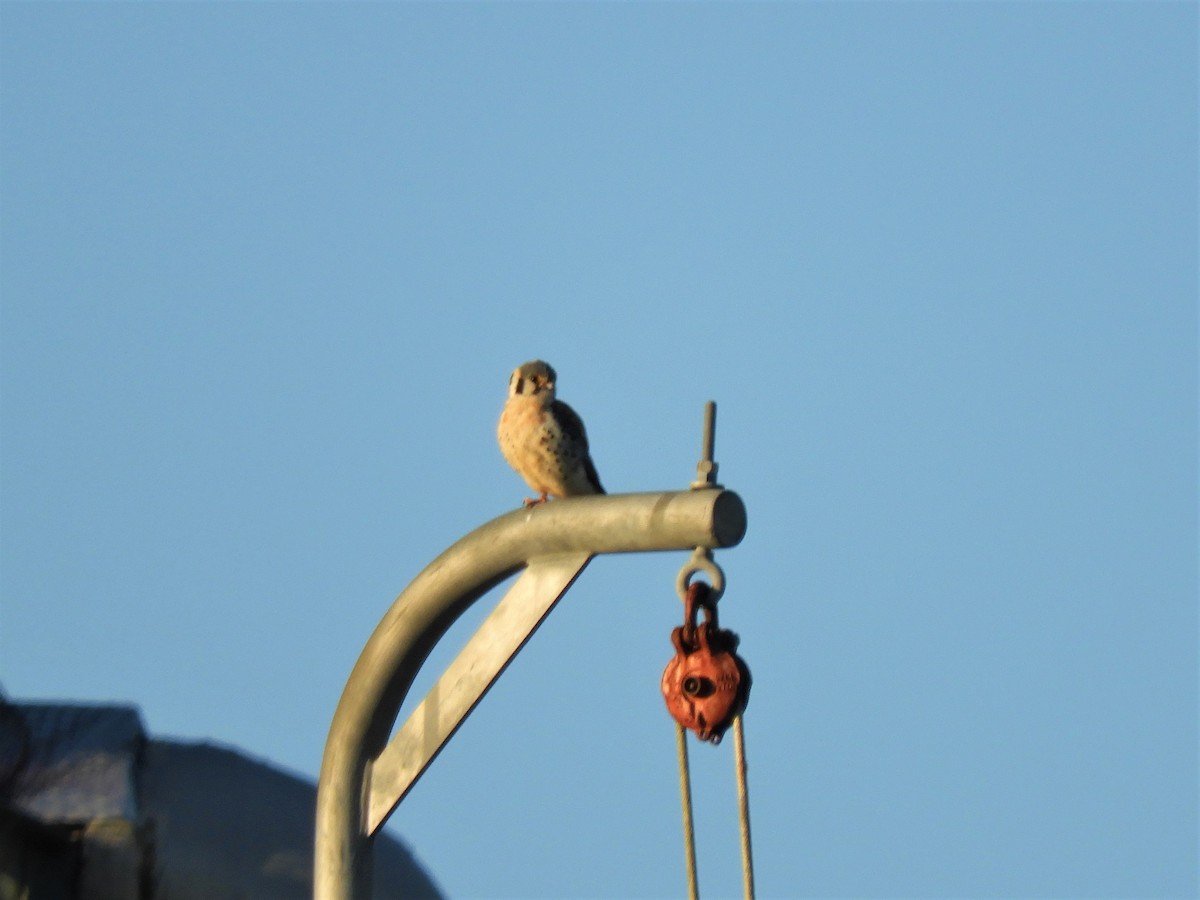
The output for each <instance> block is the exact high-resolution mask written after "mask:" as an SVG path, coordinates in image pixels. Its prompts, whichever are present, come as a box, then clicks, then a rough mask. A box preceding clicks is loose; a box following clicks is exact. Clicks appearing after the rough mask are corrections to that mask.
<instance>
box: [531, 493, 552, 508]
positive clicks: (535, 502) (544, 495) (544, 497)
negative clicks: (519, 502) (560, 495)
mask: <svg viewBox="0 0 1200 900" xmlns="http://www.w3.org/2000/svg"><path fill="white" fill-rule="evenodd" d="M549 496H550V495H549V494H547V493H545V492H544V491H543V492H542V495H541V496H540V497H538V498H537V499H536V500H534V499H533V498H532V497H526V498H525V506H526V507H530V506H537V505H538V504H539V503H545V502H546V500H547V499H548V498H549Z"/></svg>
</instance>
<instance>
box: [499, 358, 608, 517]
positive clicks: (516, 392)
mask: <svg viewBox="0 0 1200 900" xmlns="http://www.w3.org/2000/svg"><path fill="white" fill-rule="evenodd" d="M554 382H555V374H554V369H553V368H551V367H550V365H549V364H548V363H544V362H542V361H541V360H540V359H535V360H533V361H532V362H527V363H525V364H524V365H523V366H519V367H517V368H516V369H514V370H513V373H512V376H511V377H510V378H509V379H508V400H507V401H506V402H505V404H504V411H503V412H502V413H501V414H500V427H499V428H498V429H497V430H496V436H497V438H499V440H500V452H501V453H503V454H504V458H505V459H507V460H508V464H509V465H510V466H512V467H513V468H514V469H516V470H517V472H518V474H520V476H521V477H522V478H524V479H525V480H526V481H527V482H529V486H530V487H531V488H533V489H534V490H535V491H537V493H538V495H539V496H538V499H536V500H534V499H532V498H527V499H526V500H525V505H526V506H533V505H534V504H535V503H545V502H546V499H547V498H548V497H550V496H551V495H553V496H555V497H569V496H573V495H576V494H603V493H604V488H602V487H601V486H600V477H599V476H598V475H597V474H596V467H595V466H594V465H593V464H592V458H591V457H590V456H589V455H588V440H587V433H586V432H585V431H584V429H583V422H582V421H581V420H580V418H579V416H577V415H576V414H575V410H573V409H571V407H569V406H567V404H565V403H563V402H562V401H561V400H556V399H555V397H554Z"/></svg>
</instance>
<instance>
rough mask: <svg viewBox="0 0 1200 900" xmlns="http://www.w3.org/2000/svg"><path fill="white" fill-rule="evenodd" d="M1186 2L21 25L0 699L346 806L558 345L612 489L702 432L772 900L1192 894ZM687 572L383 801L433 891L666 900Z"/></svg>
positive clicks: (4, 173) (4, 443)
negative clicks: (396, 602) (238, 760)
mask: <svg viewBox="0 0 1200 900" xmlns="http://www.w3.org/2000/svg"><path fill="white" fill-rule="evenodd" d="M1197 8H1198V7H1197V4H1195V3H1191V2H1137V3H1123V2H1108V3H1036V2H1022V3H889V4H882V3H844V4H840V3H696V4H692V3H678V4H676V3H648V4H628V3H560V4H550V3H539V4H506V3H487V4H474V3H450V4H395V3H371V4H332V3H308V4H292V3H261V4H257V3H255V4H251V3H237V4H233V3H206V4H197V3H181V4H174V3H169V4H167V3H163V4H140V3H137V4H135V3H120V4H118V3H15V2H4V3H2V4H0V138H2V144H0V154H2V155H0V190H2V194H0V241H2V243H0V254H2V258H0V263H2V265H0V291H2V293H0V301H2V306H0V366H2V369H0V374H2V383H0V385H2V390H0V426H2V427H0V451H2V452H0V491H2V493H0V514H2V521H0V554H2V555H0V683H2V684H3V688H4V690H5V691H6V692H7V694H8V695H9V696H12V697H16V698H24V699H34V698H61V699H84V700H92V701H101V702H108V701H115V702H123V703H126V702H127V703H135V704H137V705H139V706H140V707H141V709H142V711H143V715H144V717H145V720H146V722H147V725H148V727H149V728H150V730H151V731H152V732H153V733H155V734H158V735H168V736H180V737H186V738H203V739H212V740H218V741H221V742H226V743H229V744H233V745H235V746H237V747H240V748H242V749H244V750H245V751H247V752H249V753H251V754H253V755H256V756H261V757H264V758H266V759H269V760H271V761H273V762H275V763H277V764H280V765H283V766H285V767H288V768H290V769H292V770H295V771H297V772H300V773H303V774H306V775H308V776H310V777H314V778H315V775H316V772H317V769H318V766H319V763H320V758H321V753H322V749H323V745H324V740H325V734H326V730H327V728H328V725H329V720H330V717H331V715H332V712H333V709H334V706H335V704H336V702H337V699H338V696H339V694H340V692H341V690H342V687H343V685H344V683H345V679H346V677H347V675H348V674H349V672H350V669H351V667H352V665H353V663H354V661H355V659H356V658H357V655H358V653H359V651H360V650H361V648H362V646H363V644H364V642H365V641H366V639H367V637H368V636H369V634H370V633H371V631H372V629H373V628H374V626H375V624H376V623H377V622H378V620H379V619H380V617H381V616H382V615H383V613H384V612H385V610H386V609H387V608H388V606H389V605H390V604H391V602H392V600H393V599H394V597H395V596H396V595H397V594H398V593H399V592H400V591H401V590H402V589H403V588H404V586H405V585H406V584H407V583H408V582H409V580H410V579H411V578H412V577H413V576H414V575H415V574H416V573H417V572H418V571H420V569H421V568H423V567H424V566H425V564H426V563H427V562H428V561H429V560H430V559H431V558H432V557H434V556H435V555H436V554H438V553H439V552H441V550H443V549H444V548H445V547H446V546H448V545H449V544H450V543H452V542H453V541H454V540H456V539H457V538H458V537H460V536H461V535H463V534H465V533H466V532H468V531H470V530H471V529H473V528H475V527H477V526H478V525H481V524H483V523H484V522H486V521H488V520H490V519H492V518H493V517H495V516H497V515H500V514H502V513H504V512H506V511H508V510H510V509H512V508H513V507H515V506H516V505H517V504H519V503H520V500H521V498H522V497H524V496H525V495H526V493H527V491H526V488H525V485H524V484H523V483H522V482H521V481H520V479H519V478H518V477H517V476H516V475H515V474H514V473H513V472H512V471H510V470H509V469H508V467H507V466H506V465H505V463H504V460H503V459H502V458H501V456H500V453H499V451H498V449H497V447H496V443H495V434H494V430H495V423H496V419H497V417H498V415H499V412H500V407H501V405H502V403H503V400H504V395H505V388H506V382H507V378H508V374H509V372H510V371H511V369H512V368H513V367H514V366H516V365H517V364H519V363H521V362H523V361H525V360H527V359H531V358H534V357H543V358H545V359H547V360H549V361H550V362H551V363H552V364H554V365H555V366H556V368H557V369H558V372H559V391H560V396H561V397H563V398H564V399H565V400H567V401H568V402H569V403H571V404H572V405H573V406H574V407H575V408H576V410H578V411H579V412H580V414H581V415H582V416H583V418H584V420H585V421H586V423H587V426H588V430H589V434H590V436H591V440H592V445H593V450H594V457H595V460H596V464H597V466H598V468H599V471H600V475H601V477H602V478H603V480H604V482H605V484H606V486H608V487H609V489H610V490H612V491H616V492H621V491H640V490H665V489H676V488H682V487H684V486H686V485H687V483H688V482H689V481H690V480H691V479H692V478H693V477H694V472H695V463H696V459H697V456H698V454H699V448H700V425H701V417H702V410H703V404H704V401H706V400H708V399H714V400H716V401H717V402H718V405H719V416H718V432H717V442H716V445H717V458H718V461H719V463H720V466H721V469H720V477H721V480H722V481H723V482H724V483H725V484H726V485H727V486H729V487H730V488H732V489H734V490H736V491H738V492H739V493H740V494H741V496H742V497H743V498H744V500H745V502H746V506H747V510H748V513H749V530H748V533H747V536H746V539H745V541H744V542H743V544H742V545H741V546H740V547H738V548H736V549H733V550H729V551H726V552H722V553H720V554H718V561H719V562H720V563H721V564H722V565H723V566H724V568H725V571H726V573H727V576H728V579H729V589H728V592H727V594H726V596H725V598H724V600H723V601H722V606H721V612H722V623H723V624H726V625H728V626H729V627H731V628H733V629H735V630H737V631H738V632H739V633H740V634H741V636H742V650H743V652H744V654H745V656H746V658H747V659H748V661H749V663H750V666H751V668H752V669H753V672H754V677H755V690H754V696H753V700H752V703H751V706H750V709H749V710H748V712H747V717H746V728H747V745H748V753H749V758H750V765H751V771H750V776H751V777H750V791H751V806H752V815H753V823H754V838H755V852H756V863H757V876H758V885H759V891H760V896H762V897H791V896H796V897H833V896H836V897H963V896H971V897H1028V898H1033V897H1138V898H1150V897H1163V898H1165V897H1172V898H1177V897H1188V896H1195V895H1196V893H1197V874H1196V873H1197V869H1198V866H1197V843H1198V834H1197V795H1198V790H1197V760H1198V754H1197V707H1198V704H1197V683H1198V667H1197V635H1198V625H1197V560H1196V554H1197V245H1198V243H1197ZM685 558H686V554H684V553H679V554H662V555H646V556H637V557H634V556H627V557H607V558H602V559H598V560H597V561H595V562H594V563H593V564H592V566H591V567H590V568H589V569H588V571H587V572H585V573H584V575H583V577H582V578H581V579H580V581H579V582H578V583H577V584H576V586H575V587H574V588H573V589H572V590H571V591H570V593H569V594H568V595H567V597H566V598H565V600H564V601H563V603H562V604H561V605H560V606H559V607H558V609H557V610H556V611H555V613H554V615H553V616H552V617H551V618H550V620H549V621H548V622H547V623H546V625H545V626H544V627H543V629H542V630H541V631H540V632H539V633H538V634H537V636H536V637H535V638H534V640H533V641H532V642H531V644H530V645H529V646H528V647H527V648H526V650H525V651H524V652H523V653H522V655H521V656H520V657H519V658H518V659H517V661H516V662H515V663H514V665H513V666H512V668H511V669H510V670H509V671H508V672H507V673H506V675H505V676H504V677H503V678H502V679H501V681H500V682H499V684H498V685H497V687H496V688H495V690H494V691H493V692H492V693H491V694H490V695H489V696H488V697H487V699H486V700H485V701H484V703H483V704H482V705H481V707H480V708H479V709H478V710H477V711H476V712H475V714H474V715H473V716H472V718H471V719H470V720H469V721H468V722H467V724H466V726H465V727H464V728H463V729H462V731H460V733H459V734H458V736H457V737H456V738H455V739H454V741H453V742H452V743H451V745H450V746H449V747H448V749H447V750H446V751H445V752H444V753H443V754H442V756H441V757H440V758H439V759H438V760H437V761H436V762H435V764H434V766H433V767H432V769H431V770H430V771H429V773H428V774H427V776H426V778H425V779H424V780H423V781H422V782H421V783H420V784H419V785H418V786H417V788H416V789H415V790H414V792H413V793H412V795H411V796H410V797H409V798H408V799H407V800H406V801H405V803H404V804H403V805H402V806H401V808H400V809H399V811H398V812H397V814H396V815H395V816H394V817H393V819H392V823H391V825H389V827H390V828H392V829H394V830H395V831H396V832H397V833H399V834H401V835H402V836H403V837H404V838H405V839H406V840H407V841H408V842H409V843H410V844H411V846H412V847H413V849H414V851H415V852H416V854H417V856H418V858H419V859H420V860H421V861H422V862H423V863H424V864H425V865H427V866H428V868H429V870H430V871H431V873H432V874H433V876H434V877H435V878H436V879H437V880H438V882H439V883H440V884H441V885H442V886H443V888H444V889H445V890H446V891H447V892H448V894H449V895H450V896H452V897H455V898H469V897H544V898H550V897H568V896H569V897H585V896H586V897H638V898H641V897H646V898H650V897H673V896H679V895H681V894H682V893H683V892H684V887H685V882H684V875H683V870H682V849H681V837H680V826H679V808H678V793H677V783H676V770H675V744H674V734H673V730H672V723H671V721H670V720H669V719H668V718H667V717H666V714H665V711H664V709H663V704H662V700H661V698H660V696H659V692H658V682H659V677H660V674H661V671H662V667H663V666H664V665H665V664H666V662H667V660H668V659H669V658H670V656H671V646H670V641H669V633H670V629H671V627H673V626H674V625H675V624H677V623H678V620H679V618H680V614H681V609H680V604H679V602H678V599H677V598H676V595H675V593H674V579H675V575H676V572H677V571H678V569H679V567H680V566H681V565H682V564H683V563H684V561H685ZM492 596H493V598H494V596H495V595H492ZM483 611H484V609H483V606H482V605H481V606H480V608H479V610H478V614H475V613H476V611H474V610H473V611H472V612H473V614H474V615H473V618H474V619H476V620H477V619H478V617H479V615H480V614H482V612H483ZM469 628H470V625H464V626H463V628H461V629H457V630H456V631H455V632H453V633H452V635H451V637H452V638H453V639H454V640H456V641H458V642H460V643H461V641H462V640H464V639H465V636H466V634H468V633H469ZM449 653H450V651H446V652H444V653H443V652H441V651H439V653H438V654H437V655H435V657H434V663H435V664H438V665H439V666H440V665H444V664H445V662H446V661H447V660H448V658H449ZM439 670H440V669H439ZM434 674H436V673H434ZM427 681H428V679H426V682H427ZM731 753H732V750H731V742H730V741H726V743H724V744H722V745H721V746H720V747H718V748H715V749H714V748H709V747H707V746H696V747H695V748H694V750H693V753H692V757H693V762H694V766H695V768H694V772H693V774H694V777H695V780H696V786H695V790H696V811H697V817H698V828H699V854H700V886H701V892H702V894H703V895H704V896H707V897H725V896H732V895H736V894H738V892H739V891H740V869H739V863H738V848H737V838H736V815H735V813H736V810H735V804H734V793H733V791H734V787H733V775H732V762H731Z"/></svg>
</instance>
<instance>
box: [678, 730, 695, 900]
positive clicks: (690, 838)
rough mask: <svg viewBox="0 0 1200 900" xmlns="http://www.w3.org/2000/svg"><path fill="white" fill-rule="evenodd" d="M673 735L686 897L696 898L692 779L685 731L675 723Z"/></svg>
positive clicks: (690, 899)
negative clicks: (681, 811) (686, 881)
mask: <svg viewBox="0 0 1200 900" xmlns="http://www.w3.org/2000/svg"><path fill="white" fill-rule="evenodd" d="M675 736H676V738H677V739H678V740H677V744H678V747H679V795H680V797H681V798H682V799H683V852H684V856H685V858H686V861H687V877H688V897H689V900H697V898H698V897H699V896H700V893H699V889H698V888H697V887H696V830H695V827H694V826H693V824H692V779H691V775H690V774H689V771H688V749H687V731H685V730H684V727H683V726H682V725H680V724H679V723H678V722H676V723H675Z"/></svg>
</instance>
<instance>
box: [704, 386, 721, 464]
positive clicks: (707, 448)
mask: <svg viewBox="0 0 1200 900" xmlns="http://www.w3.org/2000/svg"><path fill="white" fill-rule="evenodd" d="M716 433H717V404H716V403H715V402H714V401H712V400H709V401H708V402H707V403H705V404H704V454H703V455H702V457H701V458H702V459H706V460H708V461H709V462H712V460H713V450H714V448H715V444H716Z"/></svg>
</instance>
